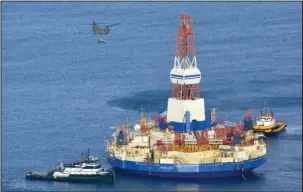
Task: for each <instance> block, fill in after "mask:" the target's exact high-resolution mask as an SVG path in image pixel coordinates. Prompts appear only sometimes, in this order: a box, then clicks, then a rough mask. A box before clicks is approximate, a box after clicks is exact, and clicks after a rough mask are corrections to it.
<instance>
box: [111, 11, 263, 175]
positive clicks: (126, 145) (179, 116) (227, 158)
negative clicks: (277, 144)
mask: <svg viewBox="0 0 303 192" xmlns="http://www.w3.org/2000/svg"><path fill="white" fill-rule="evenodd" d="M201 77H202V75H201V72H200V70H199V68H198V67H197V59H196V51H195V45H194V34H193V29H192V23H191V17H190V16H189V15H187V14H182V15H181V17H180V25H179V26H178V31H177V43H176V53H175V59H174V66H173V68H172V70H171V71H170V80H171V83H172V88H171V96H170V97H169V98H168V104H167V107H166V109H165V108H159V111H158V115H157V116H156V117H155V119H154V120H149V121H148V120H147V119H146V118H145V116H144V113H143V110H142V114H141V118H140V122H141V123H140V124H134V125H128V126H125V125H124V124H123V123H121V124H120V128H118V129H117V130H116V131H115V132H114V133H113V135H112V137H111V140H110V141H109V142H108V144H107V156H108V162H109V164H110V165H111V166H112V167H113V168H114V169H115V170H116V171H122V172H128V173H132V174H137V175H144V176H149V177H161V178H190V179H215V178H222V177H232V176H240V177H241V176H243V175H244V173H246V172H251V171H252V170H253V169H255V168H257V167H259V166H261V165H263V164H264V163H265V162H266V159H267V155H266V154H267V153H266V144H265V142H264V140H263V135H262V134H256V133H254V132H253V130H252V126H253V123H252V120H251V118H250V119H249V118H246V119H245V120H244V126H242V125H241V123H238V124H236V123H232V122H228V121H223V122H219V121H218V120H216V118H215V113H216V111H215V109H206V108H205V100H204V98H203V97H201V96H200V80H201Z"/></svg>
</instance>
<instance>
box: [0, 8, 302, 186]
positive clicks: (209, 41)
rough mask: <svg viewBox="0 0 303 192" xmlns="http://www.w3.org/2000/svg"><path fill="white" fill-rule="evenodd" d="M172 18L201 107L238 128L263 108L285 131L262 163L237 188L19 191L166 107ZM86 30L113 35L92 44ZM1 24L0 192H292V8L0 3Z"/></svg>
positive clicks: (295, 76)
mask: <svg viewBox="0 0 303 192" xmlns="http://www.w3.org/2000/svg"><path fill="white" fill-rule="evenodd" d="M182 12H185V13H188V14H190V15H191V16H192V19H193V25H194V33H195V45H196V50H197V61H198V66H199V68H200V70H201V71H202V73H203V74H204V78H203V80H202V81H201V95H202V96H203V97H204V98H205V103H206V107H208V108H210V107H215V108H218V109H217V111H218V112H217V116H219V117H222V118H224V119H230V120H232V121H238V120H242V119H243V116H244V114H245V113H246V112H247V109H248V107H252V109H253V115H254V117H256V116H257V115H258V114H259V113H260V110H262V107H263V102H264V101H267V102H268V104H269V107H270V108H271V109H272V110H273V111H275V114H276V117H277V118H278V119H279V120H283V121H285V122H287V124H288V127H287V131H286V132H285V133H283V134H281V135H280V136H279V137H277V138H268V139H267V141H266V142H267V147H268V161H267V162H266V164H264V165H263V166H261V167H259V168H257V169H256V170H255V171H254V172H253V176H251V177H248V178H247V180H220V181H211V182H209V181H207V182H206V181H193V182H185V181H184V182H183V181H175V180H155V179H151V178H142V177H134V176H124V175H117V181H116V184H115V185H113V186H108V185H99V184H69V183H57V182H30V181H26V180H25V179H24V176H25V172H27V171H33V170H36V171H48V170H50V169H52V168H54V166H55V165H57V164H58V163H59V162H60V161H63V162H65V161H70V160H73V159H75V158H78V157H79V155H80V154H81V152H83V151H84V150H86V149H87V148H90V149H91V151H92V153H93V154H94V155H97V156H100V157H101V160H102V161H101V162H102V163H103V164H104V165H106V161H105V160H106V159H105V156H104V154H105V153H104V152H105V146H106V142H105V141H106V139H107V138H109V137H110V135H111V133H112V131H113V130H112V129H111V128H110V127H112V126H116V125H118V124H119V123H120V122H121V121H124V120H125V119H126V118H129V121H131V122H135V121H136V120H137V119H138V118H139V115H140V107H141V106H143V107H144V109H145V113H146V114H150V115H151V116H154V115H155V114H156V110H157V108H158V107H161V106H166V104H167V98H168V97H169V96H170V81H169V72H170V69H171V68H172V66H173V61H174V51H175V39H176V32H177V25H178V23H179V17H180V14H181V13H182ZM92 21H96V22H104V23H108V24H111V23H116V22H119V23H120V25H117V26H114V27H112V32H111V34H109V35H107V36H103V37H101V36H97V35H96V36H94V35H93V34H92V29H91V26H89V25H86V24H91V23H92ZM1 23H2V104H3V106H2V190H3V191H121V190H125V191H146V190H150V191H160V190H162V191H163V190H166V191H184V190H186V191H223V190H228V191H277V190H278V191H302V152H301V150H302V4H301V3H299V2H298V3H295V2H292V3H286V2H283V3H277V2H275V3H268V2H267V3H265V2H264V3H261V2H251V3H244V2H243V3H239V2H234V3H231V2H226V3H222V2H221V3H218V2H213V3H210V2H207V3H206V2H200V3H198V2H197V3H192V2H191V3H185V2H184V3H172V2H171V3H168V2H163V3H155V2H154V3H152V2H142V3H134V2H132V3H102V2H98V3H93V2H91V3H80V2H79V3H75V2H45V3H44V2H39V3H37V2H32V3H30V2H26V3H25V2H24V3H23V2H18V3H9V2H4V3H2V21H1ZM99 38H103V39H105V40H106V41H107V43H106V44H98V43H97V40H98V39H99ZM149 103H150V109H149V107H148V105H149Z"/></svg>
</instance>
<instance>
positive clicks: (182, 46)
mask: <svg viewBox="0 0 303 192" xmlns="http://www.w3.org/2000/svg"><path fill="white" fill-rule="evenodd" d="M170 80H171V83H172V90H171V97H170V98H169V99H168V107H167V122H169V123H170V125H172V126H173V127H174V131H177V132H184V131H185V129H186V132H188V131H193V130H202V129H205V128H206V127H210V125H209V124H210V117H209V118H208V117H207V123H206V121H205V106H204V99H203V98H201V97H200V81H201V72H200V70H199V68H198V67H197V58H196V50H195V43H194V32H193V27H192V21H191V17H190V16H189V15H186V14H182V15H181V17H180V24H179V25H178V30H177V38H176V52H175V59H174V66H173V68H172V70H171V71H170ZM208 116H210V115H208ZM208 121H209V122H208ZM185 127H186V128H185Z"/></svg>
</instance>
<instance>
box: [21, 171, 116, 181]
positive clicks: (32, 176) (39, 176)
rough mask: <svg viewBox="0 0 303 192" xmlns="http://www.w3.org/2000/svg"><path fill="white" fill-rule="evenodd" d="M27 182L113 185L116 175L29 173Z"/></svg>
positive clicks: (110, 173) (109, 173) (111, 173)
mask: <svg viewBox="0 0 303 192" xmlns="http://www.w3.org/2000/svg"><path fill="white" fill-rule="evenodd" d="M25 178H26V179H27V180H44V181H63V182H97V183H98V182H99V183H108V184H113V183H114V182H115V173H114V172H113V171H110V172H108V173H106V174H103V175H76V174H70V175H69V176H67V177H59V176H53V175H52V174H49V173H45V172H29V173H27V174H26V176H25Z"/></svg>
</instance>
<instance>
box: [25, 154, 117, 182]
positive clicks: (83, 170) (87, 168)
mask: <svg viewBox="0 0 303 192" xmlns="http://www.w3.org/2000/svg"><path fill="white" fill-rule="evenodd" d="M98 161H99V159H98V158H96V157H93V156H90V154H89V150H88V151H87V152H86V153H85V154H84V157H83V158H82V159H81V160H79V161H74V162H72V163H69V164H63V163H61V164H60V165H59V166H58V167H57V168H56V169H54V170H51V171H49V172H33V171H32V172H28V173H26V176H25V178H26V179H27V180H46V181H66V182H102V183H109V184H113V183H114V181H115V173H114V171H113V170H112V169H111V168H101V165H100V164H99V163H98Z"/></svg>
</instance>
